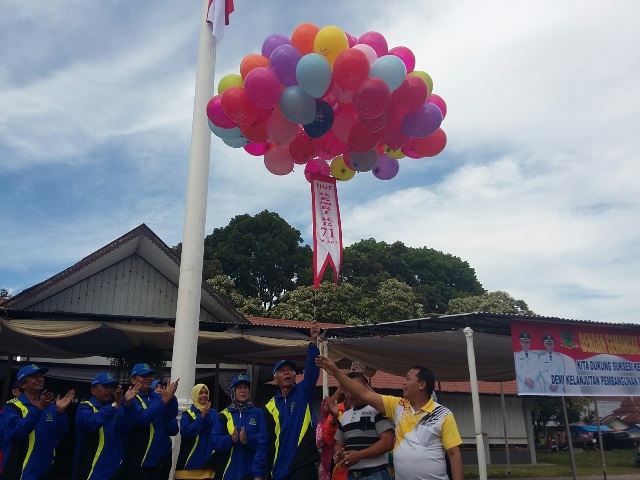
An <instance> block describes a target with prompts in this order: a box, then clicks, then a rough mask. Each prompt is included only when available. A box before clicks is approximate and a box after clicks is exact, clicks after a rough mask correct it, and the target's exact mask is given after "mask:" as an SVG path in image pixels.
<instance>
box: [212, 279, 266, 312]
mask: <svg viewBox="0 0 640 480" xmlns="http://www.w3.org/2000/svg"><path fill="white" fill-rule="evenodd" d="M207 284H209V285H210V286H212V287H213V288H214V290H215V291H216V292H217V293H218V294H219V295H220V296H221V297H223V298H224V299H225V300H226V301H227V302H229V303H230V304H231V306H233V308H235V309H236V310H238V311H239V312H240V313H242V314H243V315H250V316H254V317H264V316H265V315H266V313H267V312H266V311H265V309H264V307H263V305H262V302H261V301H260V299H258V298H255V297H252V298H249V297H245V296H243V295H241V294H240V293H239V292H238V291H237V290H236V286H235V283H233V280H231V279H230V278H229V277H227V276H225V275H216V276H215V277H213V278H210V279H209V280H207Z"/></svg>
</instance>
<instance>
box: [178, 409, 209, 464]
mask: <svg viewBox="0 0 640 480" xmlns="http://www.w3.org/2000/svg"><path fill="white" fill-rule="evenodd" d="M217 421H218V412H217V411H216V410H214V409H211V410H209V413H207V415H206V416H205V417H204V418H202V413H201V412H200V410H198V408H197V407H196V406H195V405H191V406H190V407H189V409H188V410H187V411H186V412H184V413H183V414H182V417H181V418H180V437H181V440H180V453H179V455H178V462H177V466H176V469H178V470H185V469H186V470H192V469H200V468H205V467H212V463H213V461H212V457H211V456H212V455H213V451H214V447H213V442H212V440H211V433H212V432H213V428H214V425H215V424H216V422H217ZM205 464H206V465H205Z"/></svg>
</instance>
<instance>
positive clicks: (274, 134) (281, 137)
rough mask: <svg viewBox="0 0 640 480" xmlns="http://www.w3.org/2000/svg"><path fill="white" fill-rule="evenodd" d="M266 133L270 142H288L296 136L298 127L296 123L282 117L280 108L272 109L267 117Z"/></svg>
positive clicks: (280, 143)
mask: <svg viewBox="0 0 640 480" xmlns="http://www.w3.org/2000/svg"><path fill="white" fill-rule="evenodd" d="M266 124H267V134H268V135H269V138H270V139H271V141H272V142H274V143H277V144H278V145H285V144H287V143H289V142H290V141H291V140H292V139H293V137H295V136H296V134H297V133H298V130H299V129H300V127H299V126H298V124H297V123H293V122H292V121H290V120H287V119H286V118H284V115H282V112H281V111H280V109H276V110H274V111H273V113H272V114H271V116H270V117H269V118H268V119H267V122H266Z"/></svg>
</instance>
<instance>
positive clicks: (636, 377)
mask: <svg viewBox="0 0 640 480" xmlns="http://www.w3.org/2000/svg"><path fill="white" fill-rule="evenodd" d="M511 339H512V342H513V352H514V360H515V366H516V378H517V383H518V394H519V395H553V396H561V395H565V396H606V397H627V396H637V395H639V394H640V331H638V330H637V329H635V330H634V329H631V328H624V327H615V326H611V327H608V326H604V327H603V326H592V325H584V324H578V323H576V324H566V323H546V322H545V323H540V322H525V321H514V322H512V323H511Z"/></svg>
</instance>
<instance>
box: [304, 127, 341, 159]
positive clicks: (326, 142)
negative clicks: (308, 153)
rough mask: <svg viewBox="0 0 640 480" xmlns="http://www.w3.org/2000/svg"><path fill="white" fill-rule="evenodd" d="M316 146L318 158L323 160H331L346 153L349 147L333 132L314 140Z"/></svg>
mask: <svg viewBox="0 0 640 480" xmlns="http://www.w3.org/2000/svg"><path fill="white" fill-rule="evenodd" d="M312 141H313V143H314V144H315V146H316V156H317V157H318V158H320V159H321V160H331V159H332V158H335V157H337V156H338V155H341V154H343V153H344V152H346V151H347V150H348V149H349V147H348V146H347V143H346V142H343V141H341V140H340V139H339V138H338V137H337V136H336V134H335V133H333V131H329V132H327V133H325V134H324V135H322V136H321V137H319V138H314V139H312Z"/></svg>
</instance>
